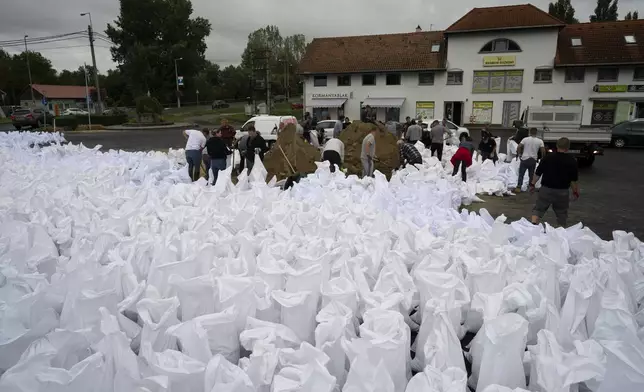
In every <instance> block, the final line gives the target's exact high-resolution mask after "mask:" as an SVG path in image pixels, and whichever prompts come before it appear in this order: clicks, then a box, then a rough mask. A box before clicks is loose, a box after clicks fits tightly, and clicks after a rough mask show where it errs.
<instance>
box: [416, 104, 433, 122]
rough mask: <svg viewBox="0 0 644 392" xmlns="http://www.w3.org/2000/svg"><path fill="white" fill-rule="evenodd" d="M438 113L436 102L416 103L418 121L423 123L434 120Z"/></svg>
mask: <svg viewBox="0 0 644 392" xmlns="http://www.w3.org/2000/svg"><path fill="white" fill-rule="evenodd" d="M435 112H436V104H435V102H434V101H416V119H422V120H423V121H427V120H433V119H435V118H436V117H435V116H434V114H435Z"/></svg>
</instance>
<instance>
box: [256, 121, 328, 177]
mask: <svg viewBox="0 0 644 392" xmlns="http://www.w3.org/2000/svg"><path fill="white" fill-rule="evenodd" d="M280 147H282V150H283V151H284V154H285V155H286V157H287V158H288V160H289V161H290V162H291V165H292V166H293V168H294V169H295V172H296V173H302V174H307V173H313V172H314V171H315V169H316V168H317V166H316V165H315V162H316V161H319V160H320V157H321V153H320V151H319V150H318V149H317V148H315V147H313V146H312V145H310V144H308V143H307V142H305V141H304V140H303V139H302V137H301V136H299V135H297V133H296V131H295V125H294V124H289V125H287V126H286V127H285V128H284V129H283V130H282V131H280V133H279V134H278V135H277V142H275V143H274V144H273V147H271V150H270V151H269V152H267V153H266V156H264V166H265V167H266V171H268V178H267V179H268V180H270V179H271V178H273V176H276V177H277V180H278V181H279V180H282V179H284V178H287V177H288V176H291V175H293V172H292V171H291V168H290V166H289V165H288V162H287V161H286V159H284V154H282V151H280Z"/></svg>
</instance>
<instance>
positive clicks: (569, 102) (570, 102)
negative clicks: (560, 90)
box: [541, 99, 581, 106]
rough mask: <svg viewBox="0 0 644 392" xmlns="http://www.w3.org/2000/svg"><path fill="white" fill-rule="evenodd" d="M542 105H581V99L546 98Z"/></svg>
mask: <svg viewBox="0 0 644 392" xmlns="http://www.w3.org/2000/svg"><path fill="white" fill-rule="evenodd" d="M541 105H542V106H581V99H546V100H543V101H541Z"/></svg>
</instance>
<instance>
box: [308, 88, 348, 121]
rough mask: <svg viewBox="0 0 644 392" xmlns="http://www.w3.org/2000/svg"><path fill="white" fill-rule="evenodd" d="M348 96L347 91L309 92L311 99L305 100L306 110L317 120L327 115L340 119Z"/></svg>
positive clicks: (342, 116)
mask: <svg viewBox="0 0 644 392" xmlns="http://www.w3.org/2000/svg"><path fill="white" fill-rule="evenodd" d="M349 96H350V94H349V93H324V94H311V99H310V100H308V101H307V111H309V112H311V115H312V116H313V117H316V118H317V119H318V121H320V120H326V119H327V117H331V119H332V120H339V119H342V118H344V110H345V107H344V106H345V104H346V102H347V99H349Z"/></svg>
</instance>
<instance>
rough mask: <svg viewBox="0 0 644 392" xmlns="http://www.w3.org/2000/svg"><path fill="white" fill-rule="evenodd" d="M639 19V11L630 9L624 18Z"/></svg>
mask: <svg viewBox="0 0 644 392" xmlns="http://www.w3.org/2000/svg"><path fill="white" fill-rule="evenodd" d="M637 19H639V13H638V12H637V11H633V12H630V11H628V14H626V17H625V18H624V20H637Z"/></svg>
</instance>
